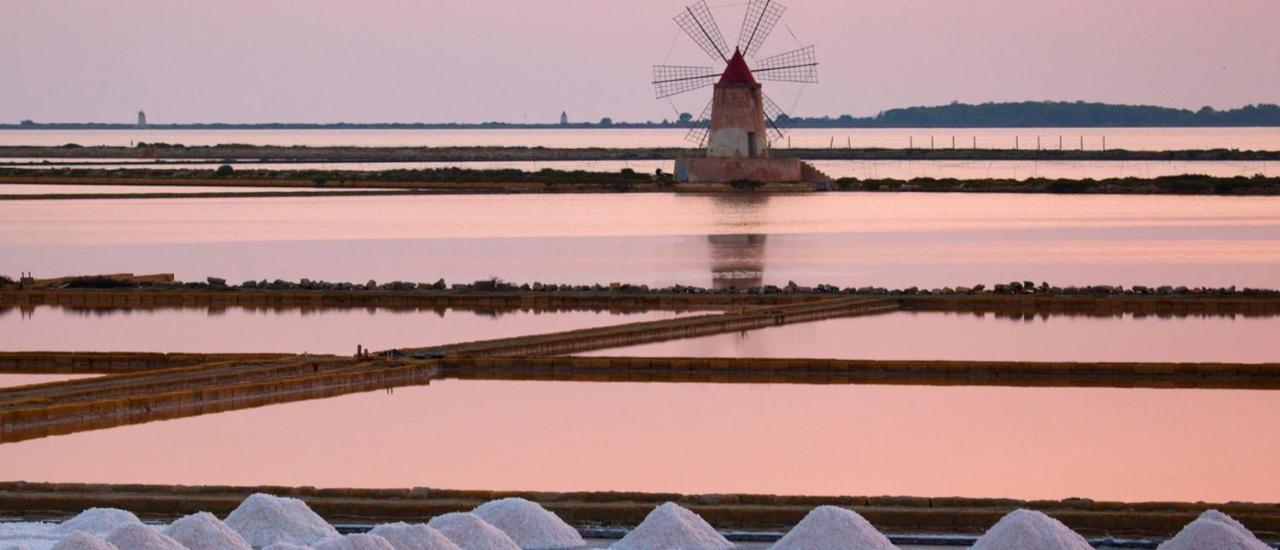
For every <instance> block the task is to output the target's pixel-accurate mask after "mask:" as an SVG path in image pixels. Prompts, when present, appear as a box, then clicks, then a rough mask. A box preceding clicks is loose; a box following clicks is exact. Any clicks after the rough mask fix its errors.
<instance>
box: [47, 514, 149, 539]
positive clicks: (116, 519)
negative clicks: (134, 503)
mask: <svg viewBox="0 0 1280 550" xmlns="http://www.w3.org/2000/svg"><path fill="white" fill-rule="evenodd" d="M125 525H142V522H141V521H139V520H138V516H135V515H133V512H129V511H127V510H120V509H118V508H90V509H88V510H85V511H83V512H80V513H79V514H76V517H73V518H71V519H69V520H67V521H64V522H62V525H59V526H58V529H57V532H58V533H59V534H62V535H70V534H71V533H74V532H76V531H84V532H86V533H89V534H90V535H94V536H97V537H103V536H106V535H107V534H108V533H110V532H112V531H115V530H116V528H118V527H122V526H125Z"/></svg>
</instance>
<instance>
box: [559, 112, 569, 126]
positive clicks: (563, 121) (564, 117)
mask: <svg viewBox="0 0 1280 550" xmlns="http://www.w3.org/2000/svg"><path fill="white" fill-rule="evenodd" d="M560 125H561V126H568V125H569V113H567V112H565V111H560Z"/></svg>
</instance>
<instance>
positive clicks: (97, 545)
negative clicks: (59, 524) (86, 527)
mask: <svg viewBox="0 0 1280 550" xmlns="http://www.w3.org/2000/svg"><path fill="white" fill-rule="evenodd" d="M53 550H116V547H115V546H114V545H112V544H111V543H109V542H107V541H105V540H102V539H100V538H98V537H95V536H93V535H90V534H89V533H86V532H84V531H76V532H74V533H71V534H70V535H67V536H66V537H64V538H63V539H62V540H60V541H58V544H55V545H53Z"/></svg>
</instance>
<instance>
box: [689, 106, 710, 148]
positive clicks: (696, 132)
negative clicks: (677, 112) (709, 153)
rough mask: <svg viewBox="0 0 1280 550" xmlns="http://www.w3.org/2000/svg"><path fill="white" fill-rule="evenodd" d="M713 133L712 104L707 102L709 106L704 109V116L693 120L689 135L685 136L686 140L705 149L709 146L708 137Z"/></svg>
mask: <svg viewBox="0 0 1280 550" xmlns="http://www.w3.org/2000/svg"><path fill="white" fill-rule="evenodd" d="M710 133H711V102H710V101H708V102H707V106H706V107H705V108H703V109H702V114H701V115H698V118H695V119H693V122H691V123H690V125H689V133H687V134H685V135H684V139H686V140H688V141H691V142H693V143H696V144H698V147H703V146H705V145H706V144H707V136H708V135H710Z"/></svg>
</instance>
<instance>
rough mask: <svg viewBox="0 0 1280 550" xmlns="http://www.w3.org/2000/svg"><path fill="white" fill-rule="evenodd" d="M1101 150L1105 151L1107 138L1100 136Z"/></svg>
mask: <svg viewBox="0 0 1280 550" xmlns="http://www.w3.org/2000/svg"><path fill="white" fill-rule="evenodd" d="M1102 150H1103V151H1106V150H1107V136H1102Z"/></svg>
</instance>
